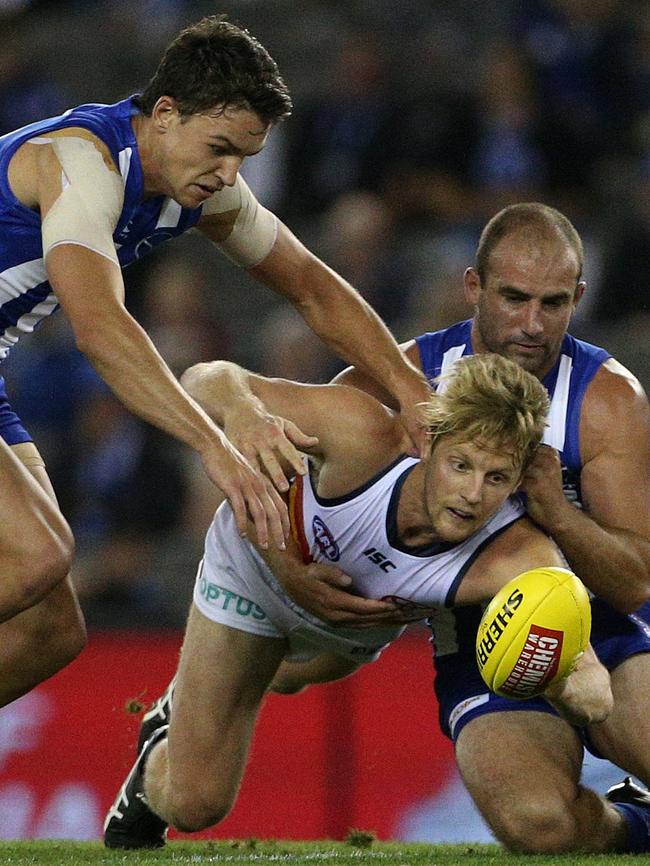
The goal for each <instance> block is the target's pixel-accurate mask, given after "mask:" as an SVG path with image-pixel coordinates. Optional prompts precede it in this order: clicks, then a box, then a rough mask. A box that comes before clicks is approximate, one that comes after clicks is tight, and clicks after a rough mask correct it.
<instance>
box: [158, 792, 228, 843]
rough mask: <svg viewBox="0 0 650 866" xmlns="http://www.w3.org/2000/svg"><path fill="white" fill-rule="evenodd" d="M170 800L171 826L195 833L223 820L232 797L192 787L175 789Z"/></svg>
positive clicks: (184, 831)
mask: <svg viewBox="0 0 650 866" xmlns="http://www.w3.org/2000/svg"><path fill="white" fill-rule="evenodd" d="M171 800H172V802H171V810H170V811H171V814H172V822H171V823H172V824H173V826H174V827H175V828H176V829H177V830H180V831H181V832H183V833H196V832H198V831H199V830H205V829H206V828H208V827H213V826H214V825H215V824H218V823H219V822H220V821H223V819H224V818H225V817H226V815H227V814H228V813H229V812H230V810H231V809H232V806H233V802H234V797H229V796H227V795H225V794H223V793H221V792H214V791H202V790H201V789H200V788H198V787H193V788H192V789H190V790H187V791H180V790H176V791H175V792H174V794H173V795H172V798H171Z"/></svg>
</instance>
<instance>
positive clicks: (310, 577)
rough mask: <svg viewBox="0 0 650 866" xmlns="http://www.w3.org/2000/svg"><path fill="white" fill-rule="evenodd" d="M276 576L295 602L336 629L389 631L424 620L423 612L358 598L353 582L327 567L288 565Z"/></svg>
mask: <svg viewBox="0 0 650 866" xmlns="http://www.w3.org/2000/svg"><path fill="white" fill-rule="evenodd" d="M275 573H276V576H277V577H278V579H280V580H281V582H282V585H283V587H284V589H285V591H286V592H287V593H288V594H289V595H290V596H291V598H292V599H293V600H294V601H295V602H297V603H298V604H299V605H300V606H301V607H302V608H304V609H305V610H306V611H308V612H309V613H312V614H313V615H314V616H317V617H318V618H319V619H322V620H324V621H325V622H327V623H329V624H330V625H331V626H334V627H339V628H343V627H345V628H376V627H377V626H386V627H388V626H392V625H405V624H407V623H410V622H418V621H420V620H422V619H423V614H422V612H419V613H418V612H414V611H413V610H405V609H404V608H403V607H402V606H400V605H398V604H396V603H395V602H392V601H379V600H377V599H371V598H363V597H361V596H358V595H354V594H353V593H351V592H350V591H349V589H348V587H349V586H350V584H351V582H352V581H351V578H350V577H349V576H348V575H347V574H344V573H343V572H342V571H341V570H340V569H338V568H335V567H334V566H333V565H328V564H327V563H323V562H312V563H310V564H309V565H304V564H302V563H297V562H293V563H292V564H291V566H290V567H289V563H287V566H286V567H285V568H283V569H282V573H281V574H280V573H278V570H276V571H275Z"/></svg>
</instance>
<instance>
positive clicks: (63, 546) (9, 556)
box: [0, 437, 73, 622]
mask: <svg viewBox="0 0 650 866" xmlns="http://www.w3.org/2000/svg"><path fill="white" fill-rule="evenodd" d="M20 447H21V446H16V448H20ZM22 447H23V448H24V447H25V446H22ZM0 515H1V518H0V570H1V573H2V581H1V582H0V622H3V621H5V620H6V619H9V618H10V617H12V616H15V615H16V614H17V613H20V612H21V611H22V610H25V609H26V608H29V607H31V606H32V605H34V604H36V603H37V602H38V601H40V599H42V598H43V596H44V595H46V594H47V593H48V592H49V591H50V590H52V589H53V588H54V587H55V586H56V585H57V584H58V583H60V582H61V581H62V580H64V578H65V577H66V575H67V573H68V570H69V568H70V564H71V560H72V551H73V541H72V534H71V532H70V528H69V526H68V524H67V523H66V521H65V519H64V518H63V515H62V514H61V512H60V511H59V509H58V508H57V507H56V504H55V503H54V502H53V500H52V499H51V497H50V496H49V495H48V494H47V493H46V492H45V490H44V489H43V487H42V486H41V485H40V484H39V483H38V482H37V481H36V479H35V478H34V476H33V475H32V473H31V472H30V471H29V470H28V469H27V468H26V466H25V465H24V464H23V462H22V461H21V460H20V459H19V457H18V455H17V454H15V453H14V450H13V449H12V448H11V447H10V446H9V445H7V444H6V442H5V441H4V439H2V438H1V437H0Z"/></svg>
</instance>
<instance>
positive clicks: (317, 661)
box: [269, 653, 360, 695]
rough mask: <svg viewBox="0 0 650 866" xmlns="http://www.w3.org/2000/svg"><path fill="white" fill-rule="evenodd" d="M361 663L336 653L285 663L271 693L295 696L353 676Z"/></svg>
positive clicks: (271, 685)
mask: <svg viewBox="0 0 650 866" xmlns="http://www.w3.org/2000/svg"><path fill="white" fill-rule="evenodd" d="M359 667H360V663H359V662H357V661H355V660H354V659H351V658H347V657H346V656H340V655H336V654H335V653H321V654H320V655H317V656H315V657H314V658H313V659H309V660H308V661H303V662H293V661H287V660H285V661H283V662H282V664H281V665H280V667H279V668H278V669H277V671H276V674H275V676H274V677H273V680H272V682H271V684H270V685H269V691H270V692H276V693H277V694H280V695H295V694H297V693H298V692H300V691H302V690H303V689H304V688H306V687H307V686H310V685H315V684H316V683H329V682H332V681H333V680H340V679H342V678H343V677H347V676H349V675H350V674H353V673H354V672H355V671H357V670H358V669H359Z"/></svg>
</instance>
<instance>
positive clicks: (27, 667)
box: [0, 442, 86, 706]
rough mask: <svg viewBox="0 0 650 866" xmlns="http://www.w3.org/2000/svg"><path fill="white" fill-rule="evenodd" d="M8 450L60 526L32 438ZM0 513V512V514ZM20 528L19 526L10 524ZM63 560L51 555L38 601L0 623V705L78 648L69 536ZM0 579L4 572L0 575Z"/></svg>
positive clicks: (81, 629) (80, 624)
mask: <svg viewBox="0 0 650 866" xmlns="http://www.w3.org/2000/svg"><path fill="white" fill-rule="evenodd" d="M12 451H13V452H14V454H15V455H16V456H17V457H18V458H19V459H20V460H21V462H22V463H23V464H24V465H25V466H26V468H27V470H29V472H30V473H31V475H32V477H33V478H35V479H36V481H37V482H38V484H39V485H40V488H41V490H44V491H45V492H46V494H47V496H48V500H46V501H45V502H44V501H43V500H41V503H40V504H41V506H42V508H43V517H44V519H49V520H51V521H52V522H53V524H54V525H55V526H58V527H59V530H57V531H59V532H60V531H62V530H61V529H60V526H61V523H62V522H64V521H63V518H62V517H61V516H60V512H59V510H58V505H57V504H56V497H55V495H54V491H53V489H52V485H51V483H50V480H49V478H48V476H47V472H46V471H45V467H44V466H43V462H42V460H41V458H40V455H39V454H38V451H37V449H36V447H35V446H34V444H33V443H31V442H24V443H21V444H19V445H14V446H12ZM3 519H4V518H3ZM16 531H17V532H19V533H22V532H23V530H22V529H18V528H17V529H16ZM67 544H68V546H69V550H68V553H67V556H66V558H65V561H64V562H63V563H61V562H60V560H59V558H58V557H54V558H53V559H52V561H51V562H50V563H49V566H46V571H48V569H49V572H48V574H47V577H46V581H47V582H48V583H49V584H50V585H51V587H52V588H51V589H50V590H49V592H46V593H45V594H44V595H43V597H42V598H41V600H40V601H38V602H37V603H35V604H34V605H33V606H32V607H30V608H29V609H26V610H23V611H22V612H21V613H18V614H17V615H16V616H14V617H12V618H10V619H7V620H6V621H5V622H3V623H1V624H0V706H4V705H5V704H7V703H9V702H10V701H13V700H15V699H16V698H18V697H20V696H21V695H23V694H25V693H26V692H28V691H29V690H30V689H32V688H33V687H34V686H35V685H37V684H38V683H40V682H42V681H43V680H45V679H47V678H48V677H50V676H52V674H55V673H56V672H57V671H58V670H60V669H61V668H63V667H65V665H66V664H68V663H69V662H70V661H72V659H74V658H75V657H76V656H77V655H78V654H79V653H80V652H81V650H82V649H83V647H84V645H85V641H86V634H85V626H84V621H83V616H82V614H81V610H80V608H79V604H78V602H77V599H76V596H75V593H74V590H73V587H72V582H71V580H70V578H69V576H66V575H67V567H68V566H69V564H70V558H71V555H72V541H71V538H68V541H67ZM3 579H4V578H3Z"/></svg>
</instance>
